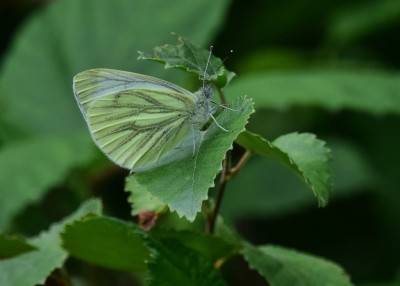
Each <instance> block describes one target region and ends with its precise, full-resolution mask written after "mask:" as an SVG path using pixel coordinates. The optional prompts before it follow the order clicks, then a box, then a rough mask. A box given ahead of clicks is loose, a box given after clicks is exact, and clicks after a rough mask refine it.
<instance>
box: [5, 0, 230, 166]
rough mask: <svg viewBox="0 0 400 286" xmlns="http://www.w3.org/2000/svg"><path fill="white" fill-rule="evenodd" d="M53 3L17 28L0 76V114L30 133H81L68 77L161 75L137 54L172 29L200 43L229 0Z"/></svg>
mask: <svg viewBox="0 0 400 286" xmlns="http://www.w3.org/2000/svg"><path fill="white" fill-rule="evenodd" d="M52 2H54V3H51V4H50V5H49V6H48V8H47V9H45V10H44V11H41V13H37V14H36V15H34V16H33V17H32V18H30V19H29V21H27V22H26V24H25V25H24V26H23V27H21V30H20V32H19V34H17V35H16V40H15V42H14V43H13V44H12V46H11V51H10V53H9V54H8V55H7V58H5V61H4V63H3V66H2V73H1V74H0V102H1V106H2V107H1V109H2V112H1V116H2V117H4V119H7V122H12V123H13V124H15V125H17V126H18V127H20V128H23V129H24V130H25V131H26V132H28V133H31V134H36V133H40V134H44V133H46V134H48V133H52V134H53V133H56V134H65V133H66V132H69V131H75V130H76V129H77V128H81V129H85V130H86V126H85V124H84V120H83V118H82V116H81V114H80V111H79V108H78V106H77V104H76V102H75V99H74V96H73V93H72V77H73V76H74V75H75V74H77V73H78V72H80V71H83V70H86V69H89V68H98V67H107V68H114V69H121V70H130V71H135V72H139V73H146V74H150V75H152V76H157V75H162V74H163V73H162V71H161V70H160V69H157V67H155V66H152V65H149V64H148V63H145V62H143V61H136V56H135V53H136V51H137V50H150V49H151V48H152V47H154V46H155V45H157V44H160V43H165V42H167V41H169V40H170V38H171V36H170V33H171V32H177V33H179V34H181V35H190V37H191V39H192V40H193V41H195V42H196V43H198V44H199V45H206V43H207V41H210V39H212V38H213V37H214V35H215V33H216V32H217V30H218V28H219V27H220V25H221V21H222V20H223V19H224V17H223V15H224V13H225V11H226V10H227V6H228V4H229V1H228V0H221V1H217V2H215V1H212V0H192V1H184V0H170V1H168V4H167V3H160V2H159V1H131V0H115V1H101V2H99V1H98V0H85V1H81V0H58V1H52ZM116 15H118V16H117V17H116ZM204 15H207V16H206V17H204ZM144 29H145V30H144ZM144 31H145V32H144ZM116 35H118V36H116ZM170 78H171V77H170ZM87 138H88V139H89V138H90V136H89V134H87ZM28 161H29V160H28Z"/></svg>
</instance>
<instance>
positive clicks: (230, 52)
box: [222, 50, 233, 63]
mask: <svg viewBox="0 0 400 286" xmlns="http://www.w3.org/2000/svg"><path fill="white" fill-rule="evenodd" d="M232 54H233V50H230V51H229V54H228V55H227V56H226V57H225V58H224V59H223V60H222V63H224V62H225V61H226V60H227V59H229V56H230V55H232Z"/></svg>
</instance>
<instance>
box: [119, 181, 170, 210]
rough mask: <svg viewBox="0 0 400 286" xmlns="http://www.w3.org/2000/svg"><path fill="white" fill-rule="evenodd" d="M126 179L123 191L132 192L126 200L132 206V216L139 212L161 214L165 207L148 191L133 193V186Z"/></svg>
mask: <svg viewBox="0 0 400 286" xmlns="http://www.w3.org/2000/svg"><path fill="white" fill-rule="evenodd" d="M128 178H129V177H127V180H126V184H125V189H126V190H127V191H129V190H132V193H131V195H130V196H129V198H128V202H129V203H130V204H131V206H132V211H131V213H132V215H138V214H139V213H141V212H148V211H151V212H154V213H160V212H162V211H163V210H164V209H165V208H166V206H165V204H164V203H163V202H161V201H160V200H159V199H158V198H156V197H155V196H153V195H152V194H151V193H150V192H149V191H146V190H141V191H140V192H137V191H135V185H133V186H132V185H131V184H132V183H131V182H132V181H131V180H129V179H128Z"/></svg>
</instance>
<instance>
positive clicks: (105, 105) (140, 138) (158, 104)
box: [73, 69, 228, 171]
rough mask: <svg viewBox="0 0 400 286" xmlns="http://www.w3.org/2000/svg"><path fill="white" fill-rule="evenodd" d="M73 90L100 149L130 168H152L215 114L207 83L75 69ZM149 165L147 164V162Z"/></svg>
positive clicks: (132, 169)
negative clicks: (187, 84) (193, 87)
mask: <svg viewBox="0 0 400 286" xmlns="http://www.w3.org/2000/svg"><path fill="white" fill-rule="evenodd" d="M73 91H74V94H75V98H76V100H77V102H78V105H79V108H80V110H81V112H82V114H83V117H84V119H85V121H86V123H87V125H88V128H89V131H90V134H91V136H92V138H93V140H94V142H95V143H96V145H97V146H98V147H99V148H100V150H101V151H102V152H103V153H104V154H105V155H106V156H107V157H108V158H109V159H110V160H111V161H113V162H115V163H116V164H117V165H119V166H121V167H124V168H127V169H129V170H131V171H136V170H142V169H146V168H151V166H153V165H154V164H155V162H157V161H158V160H159V159H160V158H163V156H164V155H165V154H167V153H168V152H170V151H171V150H173V149H174V148H175V149H176V148H177V147H179V146H180V144H182V142H183V141H184V140H185V139H186V138H188V137H190V135H192V137H193V138H192V141H193V155H194V154H195V151H196V138H195V134H196V132H198V131H199V130H200V129H201V128H202V127H203V126H204V125H205V124H206V123H207V122H208V121H209V119H210V117H211V118H212V119H213V120H214V121H215V122H216V124H217V125H218V126H219V127H220V128H222V129H223V130H225V131H228V130H226V129H224V128H223V127H222V126H220V125H219V124H218V122H217V121H216V120H215V118H214V117H213V115H212V113H213V112H214V111H215V107H211V106H210V100H209V96H210V94H209V93H210V92H209V88H204V85H203V88H202V89H201V90H200V92H196V93H192V92H190V91H188V90H186V89H184V88H181V87H179V86H177V85H175V84H172V83H170V82H167V81H164V80H161V79H158V78H155V77H151V76H147V75H142V74H138V73H132V72H126V71H120V70H113V69H92V70H87V71H83V72H81V73H79V74H77V75H76V76H75V77H74V79H73ZM149 166H150V167H149Z"/></svg>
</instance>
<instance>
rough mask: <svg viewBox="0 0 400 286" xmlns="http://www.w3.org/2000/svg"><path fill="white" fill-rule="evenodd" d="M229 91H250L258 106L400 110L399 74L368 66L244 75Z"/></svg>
mask: <svg viewBox="0 0 400 286" xmlns="http://www.w3.org/2000/svg"><path fill="white" fill-rule="evenodd" d="M226 92H227V94H230V93H232V94H248V95H249V96H251V97H252V98H253V99H254V102H255V107H256V109H259V108H276V109H287V108H289V107H292V106H317V107H322V108H326V109H328V110H333V111H337V110H341V109H344V108H346V109H354V110H360V111H364V112H369V113H373V114H387V113H393V114H400V76H399V74H395V73H385V72H380V71H365V70H354V71H351V70H348V71H346V70H302V71H301V70H300V71H283V72H259V73H255V74H249V75H246V76H241V77H240V78H238V79H237V80H235V81H233V82H232V84H230V85H229V86H228V87H227V88H226Z"/></svg>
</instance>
